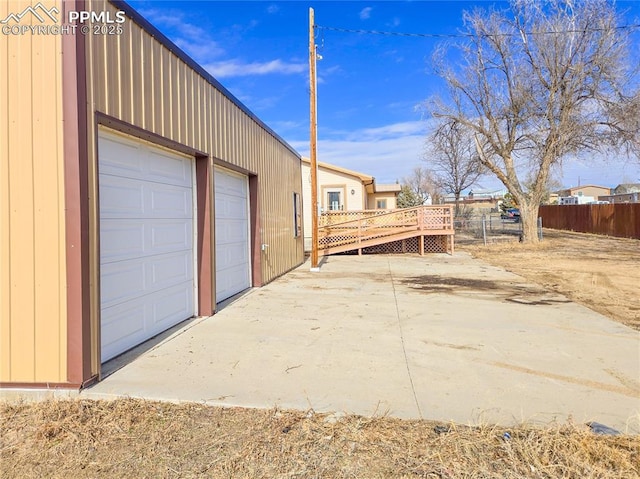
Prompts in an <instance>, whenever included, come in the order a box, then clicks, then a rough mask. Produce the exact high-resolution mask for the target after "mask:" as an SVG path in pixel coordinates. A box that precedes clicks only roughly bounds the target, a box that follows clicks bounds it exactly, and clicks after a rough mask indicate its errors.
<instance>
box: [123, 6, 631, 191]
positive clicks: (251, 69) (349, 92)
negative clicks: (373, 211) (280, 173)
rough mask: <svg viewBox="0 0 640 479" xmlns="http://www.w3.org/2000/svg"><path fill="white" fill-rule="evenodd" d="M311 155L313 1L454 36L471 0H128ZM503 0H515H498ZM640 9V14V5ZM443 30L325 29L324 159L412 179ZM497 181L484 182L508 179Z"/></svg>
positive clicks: (382, 176)
mask: <svg viewBox="0 0 640 479" xmlns="http://www.w3.org/2000/svg"><path fill="white" fill-rule="evenodd" d="M129 3H130V4H131V5H132V6H133V7H134V8H135V9H136V10H138V11H139V12H140V13H142V14H143V15H144V16H145V17H146V18H147V19H148V20H149V21H150V22H151V23H152V24H153V25H155V26H156V27H157V28H158V29H160V30H161V31H162V32H163V33H164V34H165V35H166V36H168V37H169V38H170V39H171V40H172V41H174V42H175V43H176V44H177V45H178V46H179V47H181V48H182V49H183V50H184V51H185V52H187V53H188V54H189V55H190V56H191V57H192V58H193V59H194V60H196V61H197V62H198V63H199V64H201V65H202V66H203V67H204V68H205V69H207V70H208V71H209V72H210V73H211V74H213V75H214V76H215V77H216V78H217V79H218V80H219V81H220V82H221V83H222V84H223V85H224V86H225V87H226V88H227V89H228V90H229V91H231V92H232V93H233V94H234V95H235V96H236V97H237V98H239V99H240V100H241V101H242V102H243V103H244V104H245V105H247V106H248V107H249V108H250V109H251V110H252V111H253V112H254V113H255V114H256V115H257V116H258V117H260V118H261V119H262V120H263V121H264V122H265V123H266V124H268V125H269V126H270V127H271V128H272V129H274V130H275V131H276V132H277V133H278V134H279V135H280V136H281V137H283V138H284V139H285V140H286V141H287V142H289V143H290V144H291V145H292V146H293V147H294V148H295V149H296V150H298V151H299V152H300V153H301V154H303V155H308V151H309V93H308V89H309V86H308V25H309V20H308V9H309V7H313V8H314V10H315V21H316V24H317V25H319V26H322V27H338V28H346V29H363V30H382V31H389V32H409V33H437V34H455V33H456V32H457V30H458V29H459V28H460V27H461V25H462V11H463V10H464V9H469V8H473V6H474V5H480V6H489V5H491V3H489V2H478V1H476V2H467V1H407V2H401V1H385V2H369V1H351V2H332V1H315V2H299V1H270V0H268V1H252V2H244V1H236V2H221V1H207V0H201V1H168V0H162V1H161V0H145V1H133V0H132V1H129ZM495 3H496V4H499V5H506V4H504V3H500V2H495ZM621 4H622V5H623V6H624V7H625V8H629V7H630V8H631V18H632V19H633V18H637V17H640V6H638V3H636V2H624V3H621ZM443 41H445V40H444V39H438V38H422V37H403V36H390V35H369V34H358V33H343V32H336V31H330V30H325V29H320V30H318V33H317V38H316V43H317V45H318V52H319V53H320V55H321V56H322V60H320V61H319V62H318V158H319V160H320V161H324V162H328V163H333V164H336V165H339V166H342V167H344V168H349V169H353V170H356V171H360V172H362V173H366V174H369V175H372V176H374V177H375V178H376V181H377V182H379V183H390V182H395V181H396V180H401V179H402V178H403V177H405V176H407V175H408V174H409V173H410V172H411V170H412V169H413V168H414V167H416V166H426V167H428V166H429V165H428V162H425V161H424V160H423V158H424V151H425V135H426V133H427V130H428V116H427V114H426V112H425V111H424V109H423V108H422V105H423V104H424V102H425V101H426V100H427V99H428V98H429V97H430V96H432V95H434V94H437V93H438V92H439V91H440V90H441V89H442V84H441V82H440V81H439V80H438V78H437V77H436V76H434V75H433V73H432V71H431V67H430V59H431V55H432V52H433V50H434V48H435V47H436V46H437V45H438V44H439V43H440V42H443ZM559 175H562V177H561V178H560V180H561V182H562V183H563V184H564V185H565V186H573V185H577V184H578V182H580V183H581V184H602V185H605V186H616V185H617V184H618V183H622V182H640V165H639V164H638V163H634V162H629V161H625V160H607V161H604V160H589V161H586V160H583V161H577V160H575V161H568V162H565V165H564V169H563V171H562V173H559ZM499 186H500V184H499V183H498V182H497V180H494V179H491V178H488V179H484V180H482V181H481V184H480V185H479V187H485V188H492V187H499Z"/></svg>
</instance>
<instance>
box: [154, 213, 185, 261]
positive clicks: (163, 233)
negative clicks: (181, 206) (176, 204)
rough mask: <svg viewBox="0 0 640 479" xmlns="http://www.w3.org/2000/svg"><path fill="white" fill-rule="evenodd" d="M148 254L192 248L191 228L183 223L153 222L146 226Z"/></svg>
mask: <svg viewBox="0 0 640 479" xmlns="http://www.w3.org/2000/svg"><path fill="white" fill-rule="evenodd" d="M147 231H148V232H149V235H148V242H147V243H146V244H145V251H148V253H149V254H159V253H169V252H171V251H180V250H189V249H191V248H192V247H193V246H192V245H193V228H191V225H190V224H188V223H186V222H184V221H175V220H155V221H153V222H152V223H149V224H148V225H147Z"/></svg>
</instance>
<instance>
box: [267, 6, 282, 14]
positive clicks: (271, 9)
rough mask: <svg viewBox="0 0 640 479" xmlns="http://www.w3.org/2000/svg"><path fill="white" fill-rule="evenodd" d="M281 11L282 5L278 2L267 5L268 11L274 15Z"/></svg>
mask: <svg viewBox="0 0 640 479" xmlns="http://www.w3.org/2000/svg"><path fill="white" fill-rule="evenodd" d="M279 11H280V7H279V6H278V5H276V4H271V5H269V6H268V7H267V13H269V14H271V15H273V14H274V13H278V12H279Z"/></svg>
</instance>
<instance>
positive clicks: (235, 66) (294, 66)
mask: <svg viewBox="0 0 640 479" xmlns="http://www.w3.org/2000/svg"><path fill="white" fill-rule="evenodd" d="M307 68H308V67H307V65H306V64H304V63H288V62H285V61H283V60H280V59H279V58H278V59H276V60H271V61H268V62H251V63H245V62H243V61H241V60H237V59H233V60H225V61H220V62H213V63H210V64H208V65H205V69H206V70H207V71H208V72H209V73H211V74H212V75H213V76H215V77H217V78H228V77H240V76H250V75H269V74H280V75H291V74H296V73H302V72H305V71H307Z"/></svg>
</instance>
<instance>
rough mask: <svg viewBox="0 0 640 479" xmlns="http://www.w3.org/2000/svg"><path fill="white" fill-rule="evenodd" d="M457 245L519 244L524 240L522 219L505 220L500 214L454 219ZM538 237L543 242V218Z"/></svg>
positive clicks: (470, 215) (467, 215)
mask: <svg viewBox="0 0 640 479" xmlns="http://www.w3.org/2000/svg"><path fill="white" fill-rule="evenodd" d="M454 227H455V231H456V237H455V241H456V244H462V245H463V244H484V245H487V244H491V243H504V242H517V241H520V240H521V238H522V223H521V222H520V218H516V219H512V218H503V217H502V215H501V214H500V213H485V214H475V215H473V214H464V215H461V216H457V217H456V218H454ZM538 237H539V238H540V239H541V240H542V218H538Z"/></svg>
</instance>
